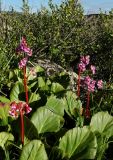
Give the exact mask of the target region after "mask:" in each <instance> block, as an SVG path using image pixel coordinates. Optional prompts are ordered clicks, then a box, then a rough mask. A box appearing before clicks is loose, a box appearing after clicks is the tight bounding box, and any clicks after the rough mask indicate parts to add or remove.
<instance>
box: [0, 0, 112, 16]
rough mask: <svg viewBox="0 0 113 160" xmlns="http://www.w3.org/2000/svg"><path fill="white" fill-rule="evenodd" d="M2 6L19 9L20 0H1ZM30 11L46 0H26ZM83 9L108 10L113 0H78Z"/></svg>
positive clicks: (60, 0) (87, 11)
mask: <svg viewBox="0 0 113 160" xmlns="http://www.w3.org/2000/svg"><path fill="white" fill-rule="evenodd" d="M1 1H2V8H3V9H5V10H7V9H9V8H10V7H11V6H13V7H14V9H16V10H20V8H21V6H22V0H1ZM28 1H29V4H30V6H31V10H32V11H34V10H35V11H36V10H37V9H40V7H41V5H43V6H47V4H48V0H28ZM79 1H80V2H81V4H82V6H83V8H84V10H85V13H97V12H98V11H99V8H101V9H102V10H103V11H109V10H111V8H113V0H79ZM53 2H55V3H57V4H60V3H61V2H62V0H53Z"/></svg>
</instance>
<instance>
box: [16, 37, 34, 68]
mask: <svg viewBox="0 0 113 160" xmlns="http://www.w3.org/2000/svg"><path fill="white" fill-rule="evenodd" d="M16 52H17V53H26V57H24V58H23V59H21V60H20V62H19V63H18V65H19V68H20V69H22V68H23V67H25V66H26V64H27V61H28V56H32V50H31V49H30V48H29V47H28V45H27V42H26V39H25V38H24V37H22V40H21V42H20V45H19V46H18V47H17V49H16Z"/></svg>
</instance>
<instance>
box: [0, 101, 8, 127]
mask: <svg viewBox="0 0 113 160" xmlns="http://www.w3.org/2000/svg"><path fill="white" fill-rule="evenodd" d="M9 109H10V108H9V105H8V104H4V106H0V126H5V125H8V116H9Z"/></svg>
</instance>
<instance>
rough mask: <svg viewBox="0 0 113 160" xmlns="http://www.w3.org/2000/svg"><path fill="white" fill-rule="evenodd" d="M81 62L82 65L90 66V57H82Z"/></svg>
mask: <svg viewBox="0 0 113 160" xmlns="http://www.w3.org/2000/svg"><path fill="white" fill-rule="evenodd" d="M80 61H81V62H82V63H84V64H85V65H88V64H89V61H90V56H89V55H87V56H82V57H81V58H80Z"/></svg>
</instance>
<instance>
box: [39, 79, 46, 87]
mask: <svg viewBox="0 0 113 160" xmlns="http://www.w3.org/2000/svg"><path fill="white" fill-rule="evenodd" d="M45 85H46V83H45V81H44V78H43V77H38V87H39V88H42V87H44V86H45Z"/></svg>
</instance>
